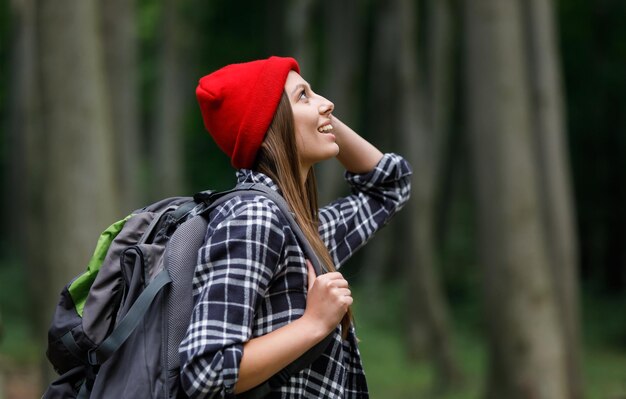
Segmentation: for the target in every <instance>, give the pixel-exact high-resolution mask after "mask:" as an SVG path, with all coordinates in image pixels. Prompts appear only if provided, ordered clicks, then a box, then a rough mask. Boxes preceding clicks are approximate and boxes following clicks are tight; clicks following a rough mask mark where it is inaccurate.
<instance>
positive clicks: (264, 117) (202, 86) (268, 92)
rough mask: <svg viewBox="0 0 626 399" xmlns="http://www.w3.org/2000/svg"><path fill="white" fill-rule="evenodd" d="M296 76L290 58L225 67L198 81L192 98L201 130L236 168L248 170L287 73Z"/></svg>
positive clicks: (294, 62)
mask: <svg viewBox="0 0 626 399" xmlns="http://www.w3.org/2000/svg"><path fill="white" fill-rule="evenodd" d="M291 70H293V71H296V72H298V73H300V67H299V66H298V63H297V62H296V60H294V59H293V58H289V57H270V58H268V59H266V60H258V61H251V62H246V63H242V64H231V65H227V66H225V67H223V68H221V69H219V70H217V71H215V72H213V73H211V74H209V75H206V76H204V77H202V78H201V79H200V83H199V84H198V87H197V88H196V97H197V98H198V103H199V104H200V110H201V111H202V119H203V120H204V127H205V128H206V129H207V130H208V131H209V133H210V134H211V136H212V137H213V140H215V143H216V144H217V145H218V147H219V148H220V149H221V150H222V151H224V152H225V153H226V155H228V156H229V157H230V159H231V164H232V165H233V166H234V167H235V168H237V169H239V168H250V167H251V166H252V164H253V163H254V160H255V159H256V153H257V151H258V149H259V148H260V147H261V143H262V142H263V139H264V138H265V133H266V132H267V129H268V128H269V126H270V124H271V123H272V119H273V118H274V113H275V112H276V108H277V107H278V103H279V101H280V97H281V95H282V93H283V91H284V88H285V81H286V80H287V74H288V73H289V71H291Z"/></svg>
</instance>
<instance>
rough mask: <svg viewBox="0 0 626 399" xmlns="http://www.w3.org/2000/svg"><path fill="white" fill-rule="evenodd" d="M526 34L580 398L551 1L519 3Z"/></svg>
mask: <svg viewBox="0 0 626 399" xmlns="http://www.w3.org/2000/svg"><path fill="white" fill-rule="evenodd" d="M523 5H524V15H525V36H526V37H527V38H528V49H529V52H528V61H529V69H528V76H529V82H530V91H531V93H530V95H531V101H530V104H531V110H530V112H531V113H532V116H531V118H532V125H531V126H532V131H533V132H534V140H535V143H534V148H535V149H536V151H537V160H538V165H539V168H538V169H539V183H540V185H541V186H540V193H541V197H540V200H541V205H542V211H543V222H544V225H545V227H544V228H545V231H546V236H545V237H546V248H547V250H548V256H549V259H550V266H551V273H552V281H553V283H554V284H555V290H556V294H557V300H558V315H559V317H560V323H561V325H562V326H563V327H564V333H565V336H564V337H565V345H566V351H565V353H566V356H567V367H568V386H569V387H570V395H571V396H570V398H572V399H578V398H581V397H582V396H583V387H582V385H583V383H582V372H581V370H580V349H579V347H580V331H579V330H580V327H579V325H580V316H579V306H578V297H579V289H578V284H579V283H578V281H579V276H578V255H577V254H578V245H577V235H576V223H575V220H574V205H573V201H572V200H573V196H572V189H571V183H570V172H569V157H568V155H567V145H566V137H565V121H564V110H563V108H564V105H563V89H562V85H561V75H560V69H561V67H560V62H559V59H560V52H559V50H558V47H557V43H556V29H555V23H556V21H555V17H554V11H553V8H554V4H553V2H552V1H550V0H531V1H526V2H523Z"/></svg>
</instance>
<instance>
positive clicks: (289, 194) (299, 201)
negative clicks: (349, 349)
mask: <svg viewBox="0 0 626 399" xmlns="http://www.w3.org/2000/svg"><path fill="white" fill-rule="evenodd" d="M253 169H254V170H256V171H258V172H261V173H263V174H265V175H266V176H268V177H269V178H271V179H272V180H273V181H274V182H275V183H276V184H277V185H278V187H279V188H280V190H281V191H282V194H283V197H284V198H285V200H286V201H287V203H288V204H289V206H290V207H291V210H292V211H293V212H294V214H295V219H296V222H297V223H298V225H299V226H300V228H301V229H302V232H303V233H304V236H305V237H306V238H307V240H308V241H309V243H310V244H311V246H312V247H313V250H314V251H315V253H316V254H317V257H318V258H319V260H320V262H321V263H322V265H323V266H324V267H325V268H326V270H327V271H331V272H332V271H335V270H336V269H335V264H334V262H333V259H332V257H331V256H330V253H329V252H328V248H327V247H326V245H324V242H323V241H322V238H321V237H320V235H319V232H318V226H319V218H318V204H317V184H316V181H315V173H314V171H313V168H311V169H309V172H308V175H307V178H306V181H305V183H304V185H303V184H302V181H301V169H300V160H299V159H298V150H297V147H296V131H295V124H294V119H293V112H292V110H291V104H290V103H289V98H288V97H287V95H286V94H285V92H283V95H282V97H281V99H280V102H279V104H278V108H277V109H276V113H275V114H274V119H273V120H272V124H271V125H270V127H269V129H268V131H267V134H266V135H265V139H264V141H263V144H262V145H261V148H260V149H259V152H258V153H257V158H256V161H255V164H254V166H253ZM351 320H352V310H351V309H350V308H348V312H347V313H346V314H345V315H344V317H343V319H342V320H341V326H342V336H343V338H344V339H345V338H346V337H347V334H348V330H349V328H350V323H351Z"/></svg>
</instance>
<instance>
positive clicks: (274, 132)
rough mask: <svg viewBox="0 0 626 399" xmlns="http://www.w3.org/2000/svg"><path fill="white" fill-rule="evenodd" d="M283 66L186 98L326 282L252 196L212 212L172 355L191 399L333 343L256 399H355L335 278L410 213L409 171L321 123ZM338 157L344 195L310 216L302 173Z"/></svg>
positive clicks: (221, 393)
mask: <svg viewBox="0 0 626 399" xmlns="http://www.w3.org/2000/svg"><path fill="white" fill-rule="evenodd" d="M299 72H300V70H299V66H298V64H297V63H296V61H295V60H294V59H292V58H282V57H270V58H269V59H266V60H259V61H252V62H248V63H242V64H232V65H229V66H226V67H224V68H222V69H220V70H218V71H216V72H214V73H212V74H210V75H207V76H205V77H203V78H202V79H201V80H200V83H199V85H198V88H197V90H196V94H197V98H198V102H199V104H200V108H201V111H202V116H203V120H204V123H205V127H206V128H207V130H208V131H209V133H210V134H211V136H212V137H213V139H214V140H215V141H216V143H217V144H218V146H219V147H220V148H221V149H222V150H223V151H224V152H225V153H226V154H227V155H228V156H229V157H230V158H231V162H232V165H233V166H234V167H235V168H237V169H239V170H238V172H237V179H238V181H239V182H256V183H262V184H265V185H267V186H269V187H270V188H272V189H274V190H276V191H277V192H278V193H280V194H281V195H282V196H283V197H284V198H285V200H286V201H287V203H288V204H289V206H290V208H291V210H292V211H293V213H294V215H295V219H296V221H297V222H298V224H299V225H300V226H301V228H302V230H303V231H304V234H305V236H306V237H307V239H308V241H309V242H310V243H311V245H312V247H313V248H314V250H315V252H316V254H317V255H318V257H319V258H320V260H321V261H322V263H323V264H324V267H325V268H326V269H327V270H328V271H329V272H328V273H325V274H322V275H320V276H316V275H315V272H314V271H313V269H312V267H311V265H310V263H309V262H308V261H307V260H306V259H305V257H304V253H303V251H302V249H301V247H300V245H299V244H298V241H297V240H296V237H295V236H294V233H293V232H292V231H291V228H290V227H289V225H288V223H287V222H286V220H285V218H284V216H283V215H282V214H281V212H280V210H279V209H278V207H277V206H276V204H275V203H273V202H272V201H271V200H269V199H267V198H265V197H262V196H257V195H253V194H249V195H247V194H246V195H242V196H239V197H236V198H234V199H232V200H229V201H227V202H226V203H224V204H222V205H220V206H219V207H218V208H217V209H216V210H214V211H213V214H212V216H211V218H210V220H211V222H210V223H209V227H208V230H207V239H206V242H205V243H204V245H203V247H202V248H201V250H200V251H199V256H198V265H197V268H196V273H195V278H194V284H193V295H194V303H195V307H194V310H193V314H192V320H191V324H190V327H189V329H188V331H187V335H186V336H185V338H184V340H183V342H182V343H181V346H180V353H181V365H182V367H181V377H182V385H183V388H184V390H185V391H186V392H187V394H188V395H189V396H191V397H234V395H235V394H237V393H241V392H245V391H247V390H249V389H251V388H253V387H255V386H257V385H258V384H260V383H262V382H263V381H265V380H267V379H268V378H270V377H271V376H272V375H274V374H275V373H277V372H278V371H280V370H281V369H282V368H283V367H285V366H286V365H287V364H289V363H291V362H292V361H293V360H295V359H297V358H298V357H299V356H300V355H302V354H303V353H304V352H306V351H307V350H308V349H309V348H311V347H313V346H314V345H315V344H316V343H318V342H320V341H321V340H322V339H323V338H324V337H326V336H327V335H328V334H330V333H333V340H332V342H331V343H330V344H329V345H328V347H327V349H326V351H325V352H324V354H323V355H322V356H319V357H318V358H317V360H315V361H314V362H313V363H312V364H311V365H310V367H308V368H306V369H304V370H302V371H301V372H299V373H297V374H296V375H294V376H292V377H291V378H290V379H289V380H288V382H287V383H286V384H285V385H284V386H282V387H281V388H280V389H278V390H276V391H275V392H271V393H270V395H269V396H268V397H275V398H305V397H306V398H320V397H328V398H365V397H368V394H367V384H366V381H365V375H364V373H363V369H362V364H361V358H360V355H359V351H358V348H357V339H356V337H355V333H354V328H353V326H352V324H351V314H350V305H351V304H352V296H351V293H350V289H349V288H348V282H347V281H346V280H345V279H344V278H343V277H342V275H341V274H340V273H338V272H336V271H335V270H336V269H337V268H339V267H340V266H341V265H342V264H343V263H344V262H345V261H346V260H347V259H348V258H349V257H350V256H351V255H352V254H353V253H354V251H356V250H357V249H358V248H360V247H361V246H362V245H363V244H365V242H366V241H367V240H368V239H369V238H371V236H372V235H373V233H374V232H375V231H376V230H378V229H379V228H381V227H382V226H383V225H384V224H385V223H386V222H387V221H388V220H389V219H390V217H391V216H392V215H393V214H394V213H395V212H396V211H397V210H399V209H400V208H401V207H402V206H403V205H404V203H405V202H406V201H407V200H408V197H409V192H410V182H409V177H410V174H411V171H410V168H409V165H408V164H407V163H406V161H404V160H403V159H402V158H401V157H399V156H398V155H395V154H386V155H383V154H382V153H381V152H380V151H379V150H378V149H376V148H375V147H374V146H373V145H371V144H370V143H368V142H367V141H365V140H364V139H363V138H361V137H360V136H358V135H357V134H356V133H355V132H354V131H352V130H351V129H350V128H349V127H347V126H346V125H345V124H343V123H341V121H339V120H338V119H337V118H336V117H334V116H333V115H332V111H333V109H334V105H333V103H331V102H330V101H328V100H326V99H325V98H323V97H321V96H319V95H318V94H316V93H314V92H313V91H312V90H311V88H310V86H309V85H308V83H307V82H306V81H305V80H304V79H303V78H302V77H301V76H300V75H299ZM332 157H336V158H337V159H338V160H339V161H340V162H341V163H342V164H343V166H344V167H345V168H346V169H347V173H346V179H347V181H348V183H349V184H350V185H351V187H352V191H353V193H354V194H353V195H350V196H348V197H345V198H342V199H339V200H337V201H335V202H333V203H332V204H330V205H328V206H326V207H324V208H322V209H319V210H318V207H317V192H316V186H315V178H314V175H313V168H312V167H313V165H314V164H315V163H317V162H320V161H323V160H326V159H329V158H332Z"/></svg>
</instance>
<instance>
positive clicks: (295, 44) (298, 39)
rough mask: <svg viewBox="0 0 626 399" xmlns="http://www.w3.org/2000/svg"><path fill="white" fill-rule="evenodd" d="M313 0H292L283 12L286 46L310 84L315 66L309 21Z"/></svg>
mask: <svg viewBox="0 0 626 399" xmlns="http://www.w3.org/2000/svg"><path fill="white" fill-rule="evenodd" d="M314 5H315V1H314V0H292V1H289V2H287V12H286V13H285V17H286V21H285V26H286V31H287V38H288V39H287V42H288V45H287V48H288V50H289V51H290V52H291V55H292V57H294V58H295V59H296V60H298V64H299V65H300V71H301V72H302V73H303V74H304V78H305V79H307V80H308V81H309V83H310V84H314V83H315V82H314V81H313V78H314V76H316V73H315V67H314V65H315V64H314V63H313V56H314V54H313V37H312V26H311V22H312V19H313V11H314V7H313V6H314Z"/></svg>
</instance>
